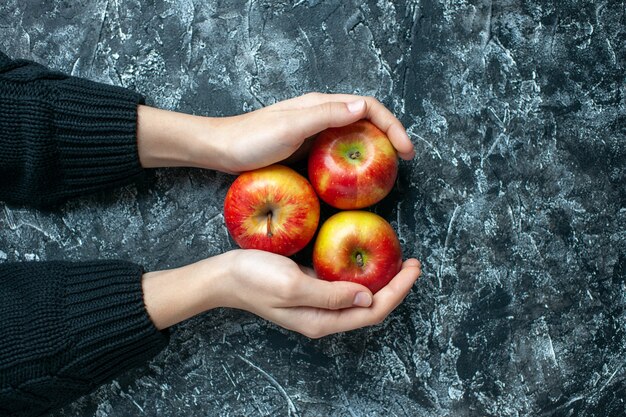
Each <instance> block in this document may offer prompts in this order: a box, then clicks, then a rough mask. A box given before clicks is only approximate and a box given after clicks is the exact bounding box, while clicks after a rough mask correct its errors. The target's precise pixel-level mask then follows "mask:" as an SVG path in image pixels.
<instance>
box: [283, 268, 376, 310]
mask: <svg viewBox="0 0 626 417" xmlns="http://www.w3.org/2000/svg"><path fill="white" fill-rule="evenodd" d="M300 288H301V291H300V292H299V294H300V296H299V297H298V298H297V299H295V300H293V301H294V303H296V304H297V305H298V306H301V307H304V306H306V307H317V308H324V309H328V310H339V309H342V308H349V307H369V306H370V305H371V304H372V299H373V298H372V292H371V291H370V290H369V289H367V288H366V287H364V286H363V285H360V284H356V283H354V282H346V281H336V282H328V281H323V280H320V279H316V278H311V277H309V276H307V277H306V279H304V282H303V283H302V286H301V287H300Z"/></svg>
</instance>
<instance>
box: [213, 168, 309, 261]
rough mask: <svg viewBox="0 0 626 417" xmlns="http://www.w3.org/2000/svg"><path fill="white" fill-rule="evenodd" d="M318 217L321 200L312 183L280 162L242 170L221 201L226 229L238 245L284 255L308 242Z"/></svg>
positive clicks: (291, 252) (299, 248)
mask: <svg viewBox="0 0 626 417" xmlns="http://www.w3.org/2000/svg"><path fill="white" fill-rule="evenodd" d="M319 216H320V203H319V200H318V198H317V196H316V195H315V191H314V190H313V187H311V184H309V182H308V181H307V180H306V179H305V178H304V177H303V176H302V175H300V174H298V173H297V172H296V171H294V170H293V169H291V168H287V167H286V166H282V165H272V166H269V167H265V168H261V169H257V170H254V171H248V172H244V173H243V174H241V175H240V176H239V177H237V179H236V180H235V181H234V182H233V184H232V185H231V186H230V188H229V190H228V192H227V193H226V199H225V201H224V217H225V220H226V228H227V229H228V232H229V233H230V235H231V236H232V238H233V239H234V240H235V242H236V243H237V244H238V245H239V246H240V247H242V248H244V249H260V250H265V251H269V252H274V253H278V254H280V255H285V256H290V255H293V254H294V253H296V252H298V251H299V250H301V249H302V248H304V247H305V246H306V245H307V243H309V241H310V240H311V239H312V238H313V236H314V235H315V230H316V229H317V224H318V222H319Z"/></svg>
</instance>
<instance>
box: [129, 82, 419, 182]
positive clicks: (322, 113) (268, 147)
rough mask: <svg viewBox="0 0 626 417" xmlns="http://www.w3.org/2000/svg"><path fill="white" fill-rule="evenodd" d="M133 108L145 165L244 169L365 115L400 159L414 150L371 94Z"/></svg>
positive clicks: (300, 147) (280, 158)
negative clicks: (198, 112) (221, 109)
mask: <svg viewBox="0 0 626 417" xmlns="http://www.w3.org/2000/svg"><path fill="white" fill-rule="evenodd" d="M138 113H139V114H138V133H137V135H138V147H139V157H140V161H141V164H142V166H144V167H151V168H155V167H163V166H193V167H200V168H208V169H216V170H220V171H224V172H230V173H238V172H242V171H248V170H251V169H255V168H261V167H264V166H267V165H271V164H273V163H276V162H280V161H283V160H285V159H287V158H289V157H292V156H293V155H294V154H297V153H300V152H298V151H299V150H300V151H301V152H302V151H306V146H305V145H306V140H307V138H309V137H311V136H313V135H315V134H317V133H319V132H321V131H322V130H324V129H326V128H329V127H339V126H345V125H348V124H350V123H353V122H356V121H357V120H360V119H364V118H365V119H369V120H370V121H371V122H372V123H374V124H375V125H376V126H378V128H379V129H381V130H382V131H383V132H385V133H386V134H387V136H388V137H389V140H390V141H391V143H392V144H393V146H394V147H395V148H396V150H397V151H398V155H399V156H400V157H401V158H403V159H411V158H413V156H414V154H415V151H414V149H413V144H412V143H411V141H410V139H409V137H408V136H407V134H406V131H405V130H404V127H403V126H402V124H401V123H400V121H399V120H398V119H397V118H396V117H395V116H394V115H393V114H391V112H390V111H389V110H387V109H386V108H385V107H384V106H383V105H382V104H381V103H380V102H379V101H378V100H376V99H375V98H372V97H361V96H356V95H348V94H321V93H310V94H306V95H304V96H300V97H297V98H293V99H290V100H286V101H281V102H279V103H276V104H274V105H271V106H268V107H265V108H263V109H260V110H257V111H254V112H251V113H247V114H243V115H239V116H233V117H225V118H209V117H199V116H190V115H185V114H181V113H174V112H167V111H164V110H158V109H154V108H150V107H146V106H139V110H138Z"/></svg>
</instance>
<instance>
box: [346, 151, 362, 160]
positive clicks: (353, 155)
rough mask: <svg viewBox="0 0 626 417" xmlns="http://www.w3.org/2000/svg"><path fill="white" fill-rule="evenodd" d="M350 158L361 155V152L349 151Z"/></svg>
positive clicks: (356, 157)
mask: <svg viewBox="0 0 626 417" xmlns="http://www.w3.org/2000/svg"><path fill="white" fill-rule="evenodd" d="M349 156H350V159H359V158H360V157H361V152H359V151H354V152H350V155H349Z"/></svg>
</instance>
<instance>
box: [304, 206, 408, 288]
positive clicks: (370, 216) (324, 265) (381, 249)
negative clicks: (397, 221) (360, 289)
mask: <svg viewBox="0 0 626 417" xmlns="http://www.w3.org/2000/svg"><path fill="white" fill-rule="evenodd" d="M359 256H360V258H361V260H360V261H359V259H358V258H359ZM401 267H402V248H401V247H400V241H399V240H398V237H397V236H396V232H395V231H394V230H393V228H392V227H391V225H390V224H389V223H387V221H386V220H385V219H383V218H382V217H380V216H378V215H376V214H374V213H370V212H367V211H342V212H339V213H337V214H335V215H333V216H331V217H330V218H329V219H328V220H326V221H325V222H324V224H322V227H321V228H320V230H319V233H318V235H317V239H316V240H315V245H314V246H313V268H314V269H315V273H316V274H317V276H318V277H319V278H321V279H324V280H326V281H351V282H356V283H358V284H362V285H364V286H366V287H367V288H369V289H370V290H371V291H372V293H375V292H377V291H378V290H380V289H381V288H382V287H384V286H385V285H387V283H388V282H389V281H391V279H392V278H393V277H394V276H396V274H397V273H398V272H399V271H400V269H401Z"/></svg>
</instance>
